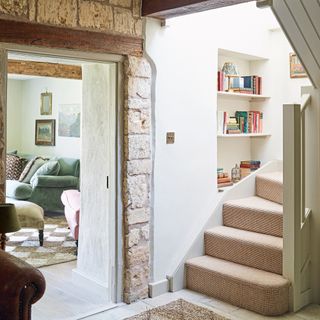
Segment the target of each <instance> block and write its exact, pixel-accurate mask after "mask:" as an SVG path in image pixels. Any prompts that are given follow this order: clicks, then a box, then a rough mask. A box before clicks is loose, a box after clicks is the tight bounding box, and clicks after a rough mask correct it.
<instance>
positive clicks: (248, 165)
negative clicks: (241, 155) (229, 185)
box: [240, 160, 261, 179]
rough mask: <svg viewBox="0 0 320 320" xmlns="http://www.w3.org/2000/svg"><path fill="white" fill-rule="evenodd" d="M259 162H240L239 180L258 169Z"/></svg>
mask: <svg viewBox="0 0 320 320" xmlns="http://www.w3.org/2000/svg"><path fill="white" fill-rule="evenodd" d="M260 165H261V161H259V160H246V161H241V162H240V175H241V179H243V178H245V177H246V176H248V175H249V174H250V173H252V172H254V171H256V170H257V169H259V168H260Z"/></svg>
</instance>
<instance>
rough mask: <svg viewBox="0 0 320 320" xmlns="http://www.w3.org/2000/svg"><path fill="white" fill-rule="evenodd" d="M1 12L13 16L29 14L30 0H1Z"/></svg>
mask: <svg viewBox="0 0 320 320" xmlns="http://www.w3.org/2000/svg"><path fill="white" fill-rule="evenodd" d="M0 12H1V13H4V14H8V15H12V16H23V17H27V16H28V0H14V1H13V0H0Z"/></svg>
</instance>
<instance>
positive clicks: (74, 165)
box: [53, 158, 80, 177]
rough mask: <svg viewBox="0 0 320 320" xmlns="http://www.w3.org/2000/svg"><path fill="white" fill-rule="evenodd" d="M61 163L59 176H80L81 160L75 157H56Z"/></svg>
mask: <svg viewBox="0 0 320 320" xmlns="http://www.w3.org/2000/svg"><path fill="white" fill-rule="evenodd" d="M53 160H58V162H59V164H60V171H59V176H75V177H79V170H80V161H79V159H73V158H54V159H53Z"/></svg>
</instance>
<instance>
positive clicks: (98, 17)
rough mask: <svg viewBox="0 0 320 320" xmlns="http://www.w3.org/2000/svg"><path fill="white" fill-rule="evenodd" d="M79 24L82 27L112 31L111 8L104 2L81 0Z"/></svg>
mask: <svg viewBox="0 0 320 320" xmlns="http://www.w3.org/2000/svg"><path fill="white" fill-rule="evenodd" d="M79 24H80V26H81V27H84V28H89V29H97V30H98V29H99V30H107V31H113V8H112V7H111V6H109V5H107V4H105V3H101V2H94V1H83V0H82V1H80V7H79Z"/></svg>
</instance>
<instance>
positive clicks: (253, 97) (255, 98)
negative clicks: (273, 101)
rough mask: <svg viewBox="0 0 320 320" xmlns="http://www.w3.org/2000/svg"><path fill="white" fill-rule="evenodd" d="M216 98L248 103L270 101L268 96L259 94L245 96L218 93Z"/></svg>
mask: <svg viewBox="0 0 320 320" xmlns="http://www.w3.org/2000/svg"><path fill="white" fill-rule="evenodd" d="M218 97H220V98H228V99H237V100H239V99H245V100H248V101H258V100H259V101H263V100H266V99H270V97H269V96H264V95H261V94H247V93H237V92H225V91H218Z"/></svg>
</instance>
